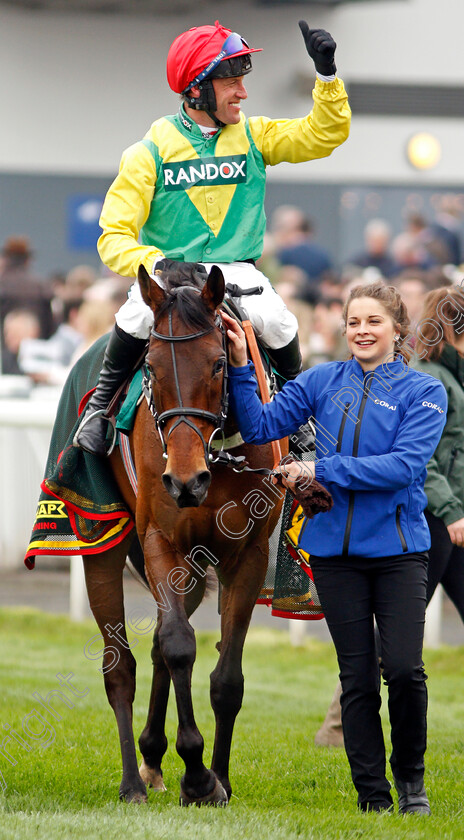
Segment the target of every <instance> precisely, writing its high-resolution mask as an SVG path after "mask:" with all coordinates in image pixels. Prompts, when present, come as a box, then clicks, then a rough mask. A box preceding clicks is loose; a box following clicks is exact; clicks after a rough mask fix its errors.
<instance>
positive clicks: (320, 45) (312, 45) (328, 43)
mask: <svg viewBox="0 0 464 840" xmlns="http://www.w3.org/2000/svg"><path fill="white" fill-rule="evenodd" d="M298 26H299V27H300V29H301V34H302V35H303V38H304V42H305V45H306V49H307V51H308V55H309V56H310V58H312V60H313V61H314V64H315V67H316V70H317V72H318V73H320V74H321V76H333V75H335V73H336V72H337V68H336V66H335V61H334V54H335V50H336V47H337V45H336V43H335V41H334V39H333V38H332V36H331V34H330V32H326V31H325V29H310V28H309V26H308V24H307V23H306V21H305V20H300V21H298Z"/></svg>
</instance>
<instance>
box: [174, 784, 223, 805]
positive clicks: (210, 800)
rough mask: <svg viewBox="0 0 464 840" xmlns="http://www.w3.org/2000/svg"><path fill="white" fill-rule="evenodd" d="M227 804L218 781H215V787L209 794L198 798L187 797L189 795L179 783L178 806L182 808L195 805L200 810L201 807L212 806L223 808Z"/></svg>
mask: <svg viewBox="0 0 464 840" xmlns="http://www.w3.org/2000/svg"><path fill="white" fill-rule="evenodd" d="M228 802H229V800H228V798H227V793H226V792H225V790H224V788H223V786H222V785H221V782H220V781H219V779H216V782H215V785H214V787H213V789H212V790H211V791H210V792H209V793H207V794H206V795H205V796H198V797H193V796H189V794H188V793H186V792H185V790H184V788H183V786H182V782H181V783H180V797H179V805H181V806H183V807H188V806H189V805H196V806H197V807H198V808H200V807H201V806H202V805H214V806H215V807H219V808H225V806H226V805H227V803H228Z"/></svg>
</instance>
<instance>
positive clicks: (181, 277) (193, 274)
mask: <svg viewBox="0 0 464 840" xmlns="http://www.w3.org/2000/svg"><path fill="white" fill-rule="evenodd" d="M204 284H205V276H204V274H201V273H200V272H198V271H196V270H195V269H187V270H185V269H178V268H175V269H171V270H170V271H169V272H163V273H162V285H163V289H164V291H165V292H166V300H165V301H164V302H163V303H162V304H161V306H160V308H159V310H158V311H157V313H156V323H158V321H159V320H160V318H161V317H162V316H163V315H164V313H165V312H166V311H167V310H168V309H169V308H170V307H173V308H175V310H176V312H177V314H178V316H179V318H180V319H181V321H182V322H183V323H184V324H185V326H186V327H187V328H188V329H192V330H203V329H207V328H208V327H209V326H211V315H212V313H211V309H209V308H208V307H207V306H206V305H205V303H204V301H203V298H202V297H201V295H199V294H198V291H196V290H197V289H198V290H199V291H201V290H202V288H203V286H204ZM155 326H156V324H155Z"/></svg>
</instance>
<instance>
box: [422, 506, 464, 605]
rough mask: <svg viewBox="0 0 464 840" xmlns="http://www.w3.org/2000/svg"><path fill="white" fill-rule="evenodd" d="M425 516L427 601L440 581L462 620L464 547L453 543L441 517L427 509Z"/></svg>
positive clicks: (463, 603)
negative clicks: (430, 540) (428, 547)
mask: <svg viewBox="0 0 464 840" xmlns="http://www.w3.org/2000/svg"><path fill="white" fill-rule="evenodd" d="M425 516H426V519H427V523H428V526H429V529H430V537H431V539H432V545H431V547H430V550H429V564H428V583H427V603H428V602H429V601H430V599H431V597H432V595H433V593H434V592H435V589H436V588H437V586H438V584H439V583H441V584H442V586H443V589H444V590H445V592H446V594H447V595H448V597H449V598H450V600H451V601H452V602H453V604H454V605H455V607H456V609H457V610H458V612H459V614H460V616H461V618H462V620H463V621H464V548H461V546H458V545H453V543H452V542H451V540H450V537H449V534H448V529H447V527H446V525H445V523H444V522H443V520H442V519H438V517H436V516H434V515H433V513H430V512H429V511H428V510H426V511H425Z"/></svg>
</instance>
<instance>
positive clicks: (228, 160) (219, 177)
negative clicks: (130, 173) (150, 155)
mask: <svg viewBox="0 0 464 840" xmlns="http://www.w3.org/2000/svg"><path fill="white" fill-rule="evenodd" d="M246 165H247V159H246V155H228V156H227V157H209V158H201V159H200V158H198V159H195V160H183V161H176V162H175V163H163V164H162V167H161V169H162V173H163V183H164V188H165V190H167V191H171V192H172V191H174V190H188V189H190V187H194V186H195V187H204V186H206V185H207V184H211V185H213V184H241V183H243V182H244V181H246V177H247V166H246Z"/></svg>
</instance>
